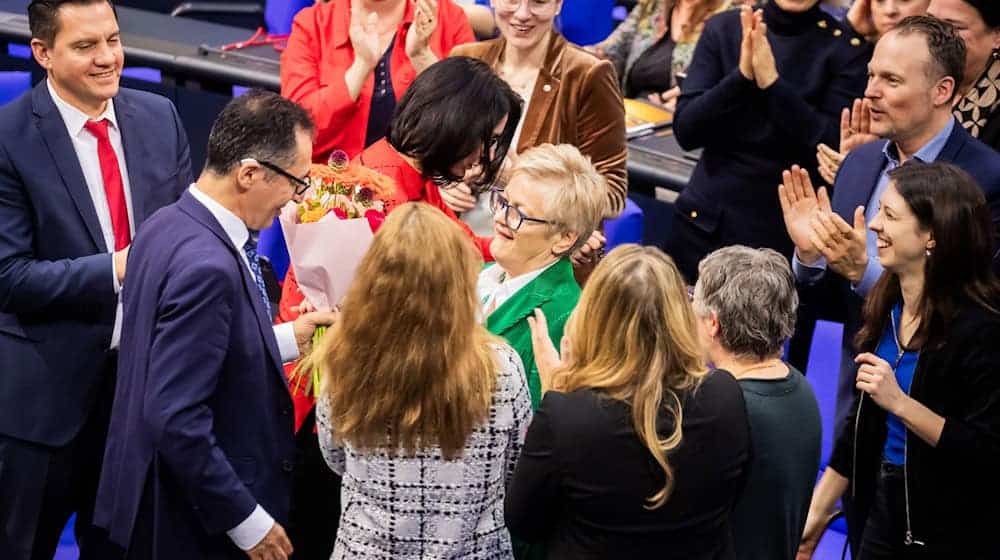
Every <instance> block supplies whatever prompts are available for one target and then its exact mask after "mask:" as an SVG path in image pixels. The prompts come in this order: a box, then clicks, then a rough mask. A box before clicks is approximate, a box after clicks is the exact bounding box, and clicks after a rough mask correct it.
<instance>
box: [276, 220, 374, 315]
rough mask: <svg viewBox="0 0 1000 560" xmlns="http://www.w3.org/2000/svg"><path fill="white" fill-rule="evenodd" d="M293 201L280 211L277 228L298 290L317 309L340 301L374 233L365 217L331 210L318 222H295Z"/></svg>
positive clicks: (323, 308) (331, 307)
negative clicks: (343, 217) (343, 215)
mask: <svg viewBox="0 0 1000 560" xmlns="http://www.w3.org/2000/svg"><path fill="white" fill-rule="evenodd" d="M295 213H296V204H295V203H294V202H290V203H288V204H287V205H285V207H284V208H283V209H282V210H281V216H280V221H281V231H282V232H283V233H284V235H285V243H286V244H287V245H288V256H289V260H290V261H291V265H292V268H293V269H294V270H295V279H296V280H297V281H298V284H299V290H301V291H302V294H303V295H304V296H305V298H306V299H307V300H308V301H309V302H310V303H312V304H313V305H314V306H315V307H316V309H318V310H320V311H329V310H331V309H333V308H334V307H335V306H337V305H339V304H340V302H341V301H343V299H344V296H345V295H346V294H347V288H348V287H349V286H350V285H351V281H352V280H353V279H354V274H355V272H357V269H358V265H359V264H361V259H362V257H364V255H365V253H366V252H367V251H368V247H369V246H371V244H372V239H373V238H374V235H373V234H372V230H371V226H369V225H368V220H366V219H365V218H357V219H352V220H341V219H338V218H337V216H335V215H334V214H333V213H332V212H331V213H329V214H327V215H326V216H323V218H322V219H320V220H319V221H318V222H313V223H309V224H299V223H296V218H295Z"/></svg>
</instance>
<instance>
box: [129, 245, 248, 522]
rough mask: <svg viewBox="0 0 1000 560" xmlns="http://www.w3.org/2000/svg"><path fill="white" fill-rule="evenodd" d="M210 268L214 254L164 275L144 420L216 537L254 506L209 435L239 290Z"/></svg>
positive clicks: (235, 281)
mask: <svg viewBox="0 0 1000 560" xmlns="http://www.w3.org/2000/svg"><path fill="white" fill-rule="evenodd" d="M213 260H215V261H217V260H218V254H206V255H204V256H203V257H201V258H198V259H197V260H192V261H191V263H190V264H188V265H186V266H184V267H183V268H176V267H172V268H169V269H168V270H167V271H166V280H165V283H164V286H163V289H162V293H161V295H160V297H159V300H158V304H157V315H158V317H157V324H156V326H155V327H154V331H153V336H152V341H151V346H150V349H149V366H148V371H149V382H148V384H147V386H146V394H145V395H144V402H143V414H144V419H145V424H146V426H148V429H149V430H150V432H151V435H152V439H153V445H154V447H155V449H156V451H157V457H158V458H159V460H160V461H161V462H162V463H164V464H165V466H166V468H167V469H169V472H170V473H171V474H172V475H173V476H174V477H175V478H176V480H177V482H178V484H179V486H180V487H181V488H183V489H184V493H185V498H186V499H187V500H188V501H189V502H190V503H191V505H192V506H193V508H194V510H195V512H196V513H197V515H198V516H199V518H200V521H201V523H202V525H203V526H204V527H205V530H206V531H207V532H208V533H210V534H217V533H222V532H224V531H227V530H229V529H232V528H234V527H235V526H237V525H238V524H240V523H241V522H242V521H243V520H245V519H246V518H247V517H248V516H249V515H250V513H251V512H252V511H253V510H254V508H255V507H256V504H257V501H256V499H255V498H254V497H253V495H252V494H251V493H250V491H249V490H248V489H247V488H246V486H245V485H244V484H243V482H241V481H240V479H239V477H238V476H237V475H236V473H235V471H234V470H233V468H232V466H231V465H230V463H229V460H228V459H227V458H226V456H225V454H224V453H223V452H222V450H221V449H220V448H219V446H218V445H217V444H216V441H215V436H214V432H213V415H212V410H211V408H210V400H211V399H212V397H213V395H214V393H215V391H216V389H217V383H218V380H219V375H220V372H221V370H222V368H223V367H224V362H225V360H226V356H227V353H228V352H230V351H231V350H232V349H231V348H230V322H231V320H232V316H233V305H234V303H233V301H234V295H235V294H238V293H240V292H239V291H237V290H242V289H243V288H242V286H241V284H239V282H240V280H239V278H236V279H233V278H232V277H231V273H229V274H227V272H226V271H224V270H223V268H222V267H221V266H220V265H219V264H216V263H214V262H213ZM126 289H128V288H126ZM247 414H253V411H252V410H248V411H247Z"/></svg>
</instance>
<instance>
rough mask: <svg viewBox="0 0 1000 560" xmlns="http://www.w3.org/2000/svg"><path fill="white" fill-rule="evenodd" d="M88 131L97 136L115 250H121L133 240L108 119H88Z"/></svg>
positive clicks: (98, 155)
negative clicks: (109, 135)
mask: <svg viewBox="0 0 1000 560" xmlns="http://www.w3.org/2000/svg"><path fill="white" fill-rule="evenodd" d="M84 128H86V129H87V132H90V133H91V134H93V135H94V137H95V138H97V159H98V160H99V161H100V162H101V178H102V179H103V180H104V194H105V195H106V196H107V197H108V210H110V211H111V229H112V230H114V232H115V251H121V250H122V249H124V248H125V247H126V246H127V245H128V244H129V243H131V241H132V235H131V234H130V233H129V226H128V205H127V204H126V203H125V185H124V184H123V183H122V172H121V169H120V168H119V167H118V157H117V156H115V149H114V148H112V147H111V139H110V138H109V137H108V119H101V120H99V121H87V124H85V125H84Z"/></svg>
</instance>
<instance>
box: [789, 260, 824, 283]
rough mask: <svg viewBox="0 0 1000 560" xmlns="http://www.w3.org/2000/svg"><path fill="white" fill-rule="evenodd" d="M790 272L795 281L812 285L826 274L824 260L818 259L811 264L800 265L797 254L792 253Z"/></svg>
mask: <svg viewBox="0 0 1000 560" xmlns="http://www.w3.org/2000/svg"><path fill="white" fill-rule="evenodd" d="M792 272H793V273H794V274H795V279H796V280H797V281H799V282H803V283H806V284H814V283H816V282H818V281H819V279H820V278H822V277H823V275H824V274H826V259H824V258H822V257H820V259H819V260H818V261H816V262H814V263H813V264H809V265H806V264H802V261H800V260H799V256H798V255H797V254H795V253H792Z"/></svg>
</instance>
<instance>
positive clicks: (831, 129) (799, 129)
mask: <svg viewBox="0 0 1000 560" xmlns="http://www.w3.org/2000/svg"><path fill="white" fill-rule="evenodd" d="M870 56H871V50H870V48H869V47H867V46H866V47H864V48H857V49H855V50H854V51H853V52H852V56H851V57H850V58H849V59H848V60H846V61H844V62H843V63H842V66H841V67H840V69H839V70H838V72H837V75H836V76H834V77H833V79H832V80H831V81H830V82H829V83H828V84H827V86H826V88H825V93H824V95H823V97H822V98H821V99H820V100H819V101H818V103H817V104H816V105H811V104H810V103H809V102H808V101H806V99H805V98H804V97H802V95H801V93H800V92H799V91H798V90H797V88H796V87H795V86H794V85H793V84H791V83H790V82H789V81H788V80H786V79H785V78H783V77H780V76H779V78H778V81H777V82H775V83H773V84H771V87H769V88H767V89H766V90H764V99H766V100H767V114H768V115H769V116H770V117H771V118H772V119H773V121H772V122H773V123H774V124H775V125H776V126H777V127H778V128H780V129H781V131H782V132H783V133H784V134H785V135H787V137H788V138H789V140H790V141H792V142H793V143H795V144H796V145H798V146H805V147H808V148H812V147H814V146H816V145H817V144H819V143H820V142H822V143H824V144H827V145H829V146H831V147H833V148H835V149H836V148H839V146H840V113H841V111H843V109H844V108H845V107H849V106H850V105H851V102H852V101H853V100H854V98H855V97H857V96H858V95H860V94H861V93H862V92H864V90H865V83H866V80H867V75H868V64H867V62H868V58H869V57H870Z"/></svg>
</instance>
